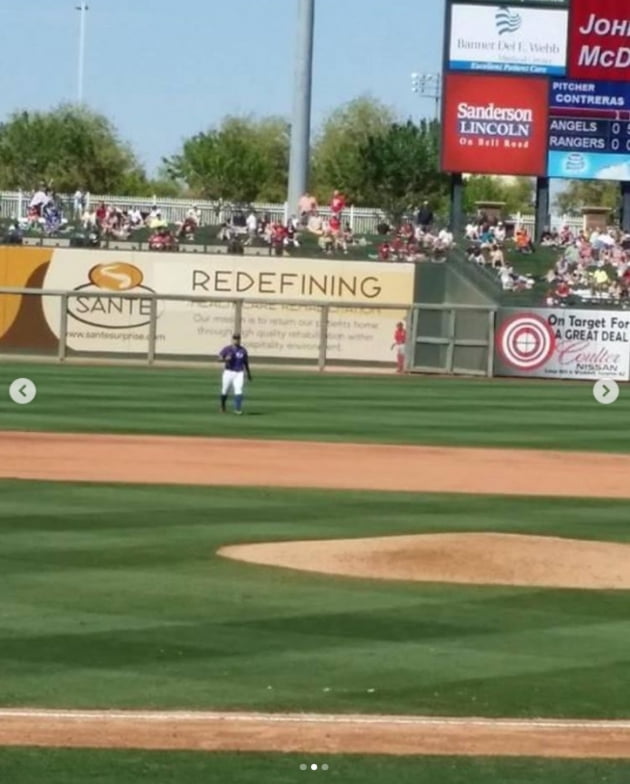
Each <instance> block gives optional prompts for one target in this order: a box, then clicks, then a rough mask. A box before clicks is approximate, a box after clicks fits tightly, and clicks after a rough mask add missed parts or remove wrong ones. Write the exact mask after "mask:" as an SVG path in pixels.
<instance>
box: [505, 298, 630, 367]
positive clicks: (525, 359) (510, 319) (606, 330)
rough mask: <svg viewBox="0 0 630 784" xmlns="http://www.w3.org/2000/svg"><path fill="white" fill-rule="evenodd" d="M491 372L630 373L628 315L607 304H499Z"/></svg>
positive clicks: (629, 319)
mask: <svg viewBox="0 0 630 784" xmlns="http://www.w3.org/2000/svg"><path fill="white" fill-rule="evenodd" d="M495 375H497V376H524V377H530V378H556V379H584V380H590V379H600V378H603V379H616V380H618V381H628V380H629V379H630V315H629V314H627V313H624V312H615V311H611V310H570V309H566V308H551V309H533V310H529V311H524V310H517V309H512V308H505V309H501V310H500V311H499V313H498V314H497V330H496V342H495Z"/></svg>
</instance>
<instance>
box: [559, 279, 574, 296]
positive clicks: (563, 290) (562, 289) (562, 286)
mask: <svg viewBox="0 0 630 784" xmlns="http://www.w3.org/2000/svg"><path fill="white" fill-rule="evenodd" d="M569 294H571V288H570V287H569V284H568V283H567V282H566V280H561V281H560V282H559V283H558V285H557V286H556V297H558V298H559V299H560V300H565V299H567V298H568V296H569Z"/></svg>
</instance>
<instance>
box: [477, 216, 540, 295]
mask: <svg viewBox="0 0 630 784" xmlns="http://www.w3.org/2000/svg"><path fill="white" fill-rule="evenodd" d="M465 234H466V242H467V256H468V260H469V261H471V262H473V263H474V264H478V265H479V266H481V267H484V268H486V269H488V270H489V271H490V272H491V273H492V274H493V275H494V276H495V277H496V279H497V280H498V282H499V283H500V285H501V288H502V289H503V291H526V290H529V289H533V288H534V286H535V285H536V280H535V278H534V277H533V276H532V275H522V274H520V273H519V272H518V271H517V270H515V269H514V265H513V264H511V263H510V261H509V260H508V258H507V257H506V254H507V248H508V242H513V247H514V249H515V250H516V252H517V253H520V254H530V253H533V251H534V244H533V241H532V237H531V235H530V234H529V232H528V231H527V229H525V228H524V227H517V228H516V231H515V232H514V233H513V234H512V233H511V232H510V233H508V229H507V227H506V225H505V223H503V222H502V221H500V220H499V219H498V218H488V217H487V216H485V215H481V216H480V217H479V220H478V221H477V222H471V223H469V224H468V225H467V226H466V232H465Z"/></svg>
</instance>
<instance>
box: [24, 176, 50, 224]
mask: <svg viewBox="0 0 630 784" xmlns="http://www.w3.org/2000/svg"><path fill="white" fill-rule="evenodd" d="M49 202H50V192H49V191H48V188H47V187H46V185H45V183H41V184H40V186H39V190H38V191H36V192H35V193H34V194H33V198H32V199H31V201H30V203H29V205H28V206H29V211H32V215H33V216H37V217H38V218H41V216H42V213H43V211H44V207H45V206H46V205H47V204H48V203H49Z"/></svg>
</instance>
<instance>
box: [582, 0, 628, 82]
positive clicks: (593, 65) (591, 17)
mask: <svg viewBox="0 0 630 784" xmlns="http://www.w3.org/2000/svg"><path fill="white" fill-rule="evenodd" d="M629 68H630V3H629V2H628V0H573V2H572V5H571V17H570V27H569V63H568V72H569V76H570V77H571V78H572V79H597V80H599V79H601V80H606V81H624V82H625V81H627V80H628V69H629Z"/></svg>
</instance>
